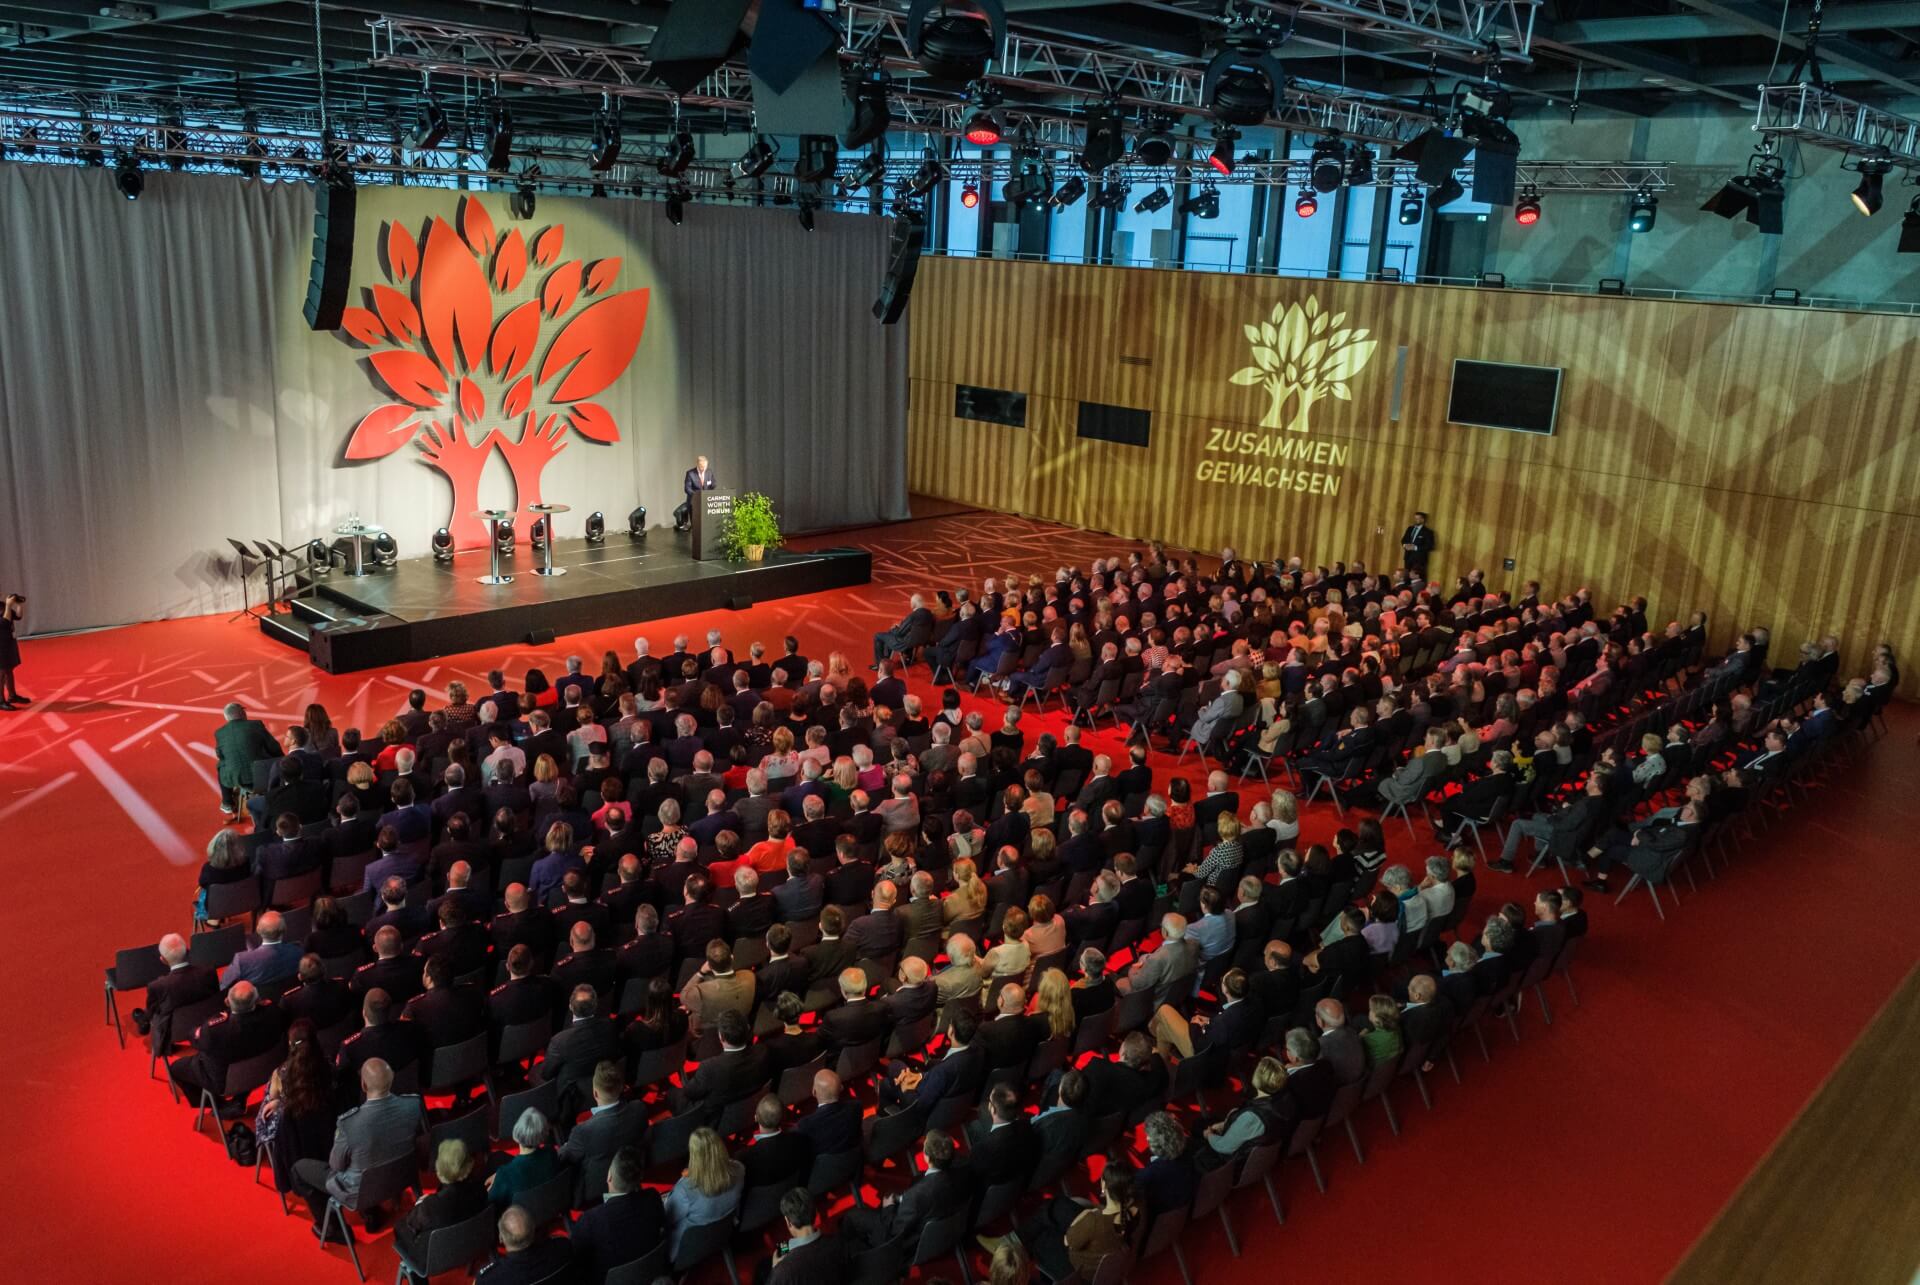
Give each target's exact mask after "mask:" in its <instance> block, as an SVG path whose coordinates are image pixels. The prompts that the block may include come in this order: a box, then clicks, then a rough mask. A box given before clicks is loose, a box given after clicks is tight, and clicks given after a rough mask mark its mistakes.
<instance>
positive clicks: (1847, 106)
mask: <svg viewBox="0 0 1920 1285" xmlns="http://www.w3.org/2000/svg"><path fill="white" fill-rule="evenodd" d="M1753 128H1754V130H1755V132H1757V133H1760V134H1764V135H1766V136H1768V137H1770V138H1791V139H1795V140H1797V141H1799V142H1802V143H1806V144H1808V145H1810V146H1813V147H1822V148H1826V149H1828V150H1830V151H1840V152H1865V153H1869V154H1871V155H1874V156H1879V157H1884V158H1885V159H1886V160H1887V161H1888V162H1889V163H1890V164H1892V165H1893V166H1895V167H1897V168H1900V169H1906V170H1920V122H1916V121H1914V120H1912V119H1910V118H1908V117H1905V116H1900V115H1896V114H1895V113H1893V112H1890V111H1886V110H1884V109H1882V108H1879V107H1873V106H1870V105H1869V104H1867V103H1862V102H1857V101H1855V100H1854V99H1851V98H1848V97H1846V96H1845V95H1842V94H1836V93H1834V92H1833V91H1832V90H1831V89H1825V88H1822V87H1821V86H1819V85H1809V84H1799V85H1762V86H1760V107H1759V112H1758V114H1757V115H1756V116H1755V118H1754V122H1753Z"/></svg>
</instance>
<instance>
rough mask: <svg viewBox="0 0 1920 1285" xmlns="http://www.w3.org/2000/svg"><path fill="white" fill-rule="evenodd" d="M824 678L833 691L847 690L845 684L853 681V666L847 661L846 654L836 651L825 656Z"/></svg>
mask: <svg viewBox="0 0 1920 1285" xmlns="http://www.w3.org/2000/svg"><path fill="white" fill-rule="evenodd" d="M826 678H827V681H828V682H829V683H832V684H833V687H834V690H835V691H842V692H844V691H845V690H847V684H848V683H849V682H851V681H852V680H853V664H852V662H850V661H849V660H848V659H847V653H845V652H844V651H836V652H832V653H830V654H829V655H828V656H827V673H826Z"/></svg>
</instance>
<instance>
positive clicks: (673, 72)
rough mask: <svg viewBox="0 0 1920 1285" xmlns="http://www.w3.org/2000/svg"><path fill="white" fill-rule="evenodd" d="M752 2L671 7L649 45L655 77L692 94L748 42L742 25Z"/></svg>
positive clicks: (705, 1) (702, 0)
mask: <svg viewBox="0 0 1920 1285" xmlns="http://www.w3.org/2000/svg"><path fill="white" fill-rule="evenodd" d="M751 4H752V0H697V3H694V4H677V5H674V6H673V7H672V8H671V9H668V10H667V14H666V17H664V18H663V19H661V21H660V25H659V27H657V28H656V29H655V30H654V33H653V41H652V43H651V44H649V45H648V46H647V57H648V59H649V60H650V61H651V62H652V64H653V75H654V79H656V80H658V81H659V82H660V83H661V84H663V85H665V86H666V87H667V88H668V89H671V90H673V91H674V92H675V93H677V94H688V93H692V92H693V88H694V86H695V85H698V84H699V83H700V82H701V81H703V80H705V79H706V78H707V77H708V76H710V75H712V74H713V73H714V71H715V69H717V68H718V67H719V66H720V64H721V63H723V62H725V61H726V60H727V59H728V58H729V57H730V56H731V55H732V54H734V53H735V52H736V51H737V50H739V48H740V47H741V45H742V44H744V43H745V40H744V38H743V37H742V36H741V34H740V24H741V23H742V22H744V21H745V20H746V17H747V10H748V8H749V7H751Z"/></svg>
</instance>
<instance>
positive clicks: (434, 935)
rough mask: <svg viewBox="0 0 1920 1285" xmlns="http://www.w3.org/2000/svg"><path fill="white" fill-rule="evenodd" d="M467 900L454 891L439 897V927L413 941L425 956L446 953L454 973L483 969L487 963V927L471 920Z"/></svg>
mask: <svg viewBox="0 0 1920 1285" xmlns="http://www.w3.org/2000/svg"><path fill="white" fill-rule="evenodd" d="M469 904H470V903H469V902H467V901H465V900H456V899H454V898H453V897H452V896H451V895H449V896H447V897H442V898H441V899H440V901H439V906H438V910H437V911H436V912H435V917H436V918H437V919H438V921H439V924H440V927H439V929H438V930H437V931H435V932H430V933H428V934H426V935H425V936H423V937H422V938H420V940H419V941H417V942H415V943H414V946H413V951H414V954H415V955H417V956H419V957H420V958H422V959H425V958H430V957H432V956H434V955H444V956H446V958H447V962H448V963H450V964H451V965H453V975H454V976H455V977H466V976H468V975H469V974H473V973H484V972H485V970H486V967H487V944H488V938H487V930H486V929H484V928H482V927H481V926H480V925H479V924H476V923H473V922H471V921H470V920H469V918H468V915H467V906H468V905H469Z"/></svg>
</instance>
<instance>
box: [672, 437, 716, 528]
mask: <svg viewBox="0 0 1920 1285" xmlns="http://www.w3.org/2000/svg"><path fill="white" fill-rule="evenodd" d="M713 488H714V480H713V470H712V469H710V468H708V467H707V457H706V456H704V455H696V456H694V457H693V467H692V468H690V469H688V470H687V476H686V479H685V480H684V481H683V482H682V483H681V489H682V490H683V491H685V492H686V496H687V498H686V499H685V500H683V501H681V503H680V507H679V508H677V509H675V510H674V511H673V529H674V530H676V531H685V530H686V529H687V528H688V527H690V526H692V525H693V497H694V495H695V493H696V492H699V491H711V490H712V489H713Z"/></svg>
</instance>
